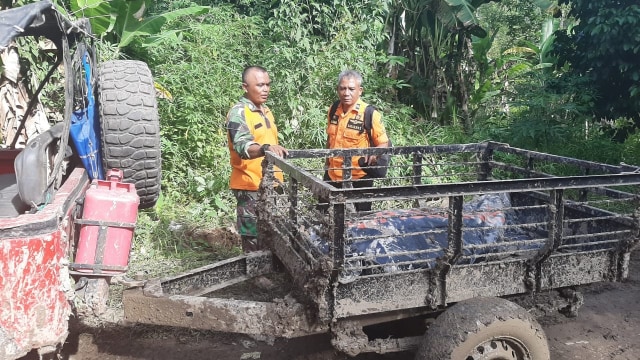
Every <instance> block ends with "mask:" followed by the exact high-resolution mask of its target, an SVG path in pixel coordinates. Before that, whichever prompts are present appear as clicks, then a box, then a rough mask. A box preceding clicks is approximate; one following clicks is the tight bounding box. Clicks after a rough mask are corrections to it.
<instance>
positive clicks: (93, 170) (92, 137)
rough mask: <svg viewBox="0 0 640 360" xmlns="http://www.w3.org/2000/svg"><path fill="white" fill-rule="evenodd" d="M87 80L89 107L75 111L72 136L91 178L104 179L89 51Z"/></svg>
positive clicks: (84, 62) (85, 58)
mask: <svg viewBox="0 0 640 360" xmlns="http://www.w3.org/2000/svg"><path fill="white" fill-rule="evenodd" d="M82 66H83V68H84V74H85V82H86V86H87V94H86V95H87V107H86V108H84V109H79V110H76V111H74V112H73V114H72V115H71V128H70V133H71V138H72V139H73V143H74V145H75V147H76V151H77V152H78V155H79V156H80V160H81V161H82V164H83V165H84V167H85V169H86V170H87V173H88V175H89V178H90V179H91V180H93V179H104V171H103V169H102V157H101V155H100V142H99V141H98V139H99V138H100V134H99V129H100V127H99V124H98V118H97V116H96V112H95V96H94V93H93V87H92V85H91V75H92V74H91V66H90V62H89V53H87V52H85V53H84V54H83V56H82Z"/></svg>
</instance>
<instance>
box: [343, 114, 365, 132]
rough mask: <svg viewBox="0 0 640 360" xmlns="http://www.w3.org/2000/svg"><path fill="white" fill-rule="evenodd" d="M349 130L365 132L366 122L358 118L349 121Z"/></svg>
mask: <svg viewBox="0 0 640 360" xmlns="http://www.w3.org/2000/svg"><path fill="white" fill-rule="evenodd" d="M347 129H351V130H356V131H359V132H363V131H364V121H362V120H360V119H358V118H357V117H356V118H355V119H349V121H348V122H347Z"/></svg>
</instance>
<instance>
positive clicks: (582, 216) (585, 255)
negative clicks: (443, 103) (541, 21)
mask: <svg viewBox="0 0 640 360" xmlns="http://www.w3.org/2000/svg"><path fill="white" fill-rule="evenodd" d="M382 153H389V154H390V155H391V157H392V166H391V168H390V169H389V175H388V176H387V178H385V179H378V180H376V184H375V185H374V187H370V188H353V187H352V186H351V184H352V181H356V180H352V179H351V178H350V170H351V169H350V168H348V167H345V168H343V177H344V186H343V188H335V187H332V186H330V185H328V184H326V183H325V182H323V181H322V175H323V172H324V170H325V169H324V159H325V158H326V157H329V156H341V157H343V159H344V163H345V164H351V163H352V161H351V160H352V159H353V158H356V157H359V156H363V155H374V154H375V155H380V154H382ZM263 165H264V174H265V176H264V180H263V182H262V185H261V189H260V196H261V201H260V209H259V210H260V211H259V221H258V227H259V235H260V236H261V239H262V240H264V241H265V242H266V243H267V244H268V250H267V251H262V252H257V253H252V254H248V255H243V256H240V257H237V258H233V259H228V260H225V261H222V262H219V263H215V264H211V265H209V266H205V267H202V268H199V269H194V270H192V271H189V272H188V273H184V274H180V275H177V276H173V277H169V278H164V279H156V280H152V281H149V282H147V284H146V285H145V286H144V287H143V288H137V289H130V290H127V291H125V294H124V308H125V318H126V320H128V321H132V322H141V323H149V324H161V325H173V326H184V327H191V328H200V329H212V330H217V331H225V332H236V333H244V334H269V335H273V336H278V337H288V338H290V337H299V336H305V335H309V334H315V333H323V332H330V333H331V334H332V338H333V340H332V343H333V345H334V347H335V348H336V349H338V350H340V351H342V352H344V353H346V354H349V355H352V356H355V355H357V354H359V353H363V352H377V353H386V352H395V351H404V350H412V349H416V348H418V352H417V359H431V358H444V357H445V354H446V356H451V357H453V355H450V354H455V353H456V351H463V350H461V349H463V348H464V347H465V346H466V345H465V344H466V343H465V342H467V340H464V341H462V340H461V341H458V342H457V343H456V341H453V340H452V341H451V343H452V345H446V346H442V345H438V344H435V345H434V344H433V342H432V341H431V340H430V339H434V338H438V339H440V342H441V343H447V342H446V341H444V342H443V341H442V336H447V337H448V338H449V337H452V336H453V337H455V335H456V334H452V333H450V332H451V331H453V330H451V329H452V328H455V327H456V326H451V319H450V318H451V317H452V316H453V317H461V318H464V317H467V315H468V312H469V311H474V312H476V313H477V312H478V311H480V313H478V314H477V315H474V316H476V318H477V319H483V320H482V321H484V319H486V318H488V316H485V315H484V312H485V311H486V312H487V313H491V312H492V311H493V312H498V314H496V315H504V316H503V317H506V318H512V320H513V319H517V318H521V319H523V318H524V319H525V321H526V323H527V324H529V323H531V324H532V325H531V327H532V329H533V332H532V334H524V335H522V336H523V337H530V338H534V339H531V341H529V342H528V340H523V341H520V340H519V339H513V338H511V337H508V336H498V337H496V338H495V339H497V340H498V341H500V342H501V343H502V344H503V346H502V349H507V350H492V351H509V352H510V353H513V354H516V358H517V359H531V358H541V357H537V356H542V357H545V356H546V357H548V349H546V350H545V348H546V338H545V337H544V334H543V332H542V330H541V328H540V327H539V325H537V324H536V323H535V319H529V318H528V316H529V315H528V314H527V313H526V311H524V310H522V311H521V310H518V309H511V308H510V305H509V304H506V303H505V302H504V300H502V299H498V298H506V299H511V300H514V301H516V300H517V298H518V297H523V296H524V297H526V298H528V299H529V300H530V299H533V300H534V302H535V299H536V298H538V297H540V296H543V295H545V294H549V293H550V292H552V291H554V292H555V291H558V292H559V293H560V294H561V295H563V296H564V298H565V300H566V306H565V307H564V308H563V310H565V311H567V313H569V314H572V315H575V314H576V311H577V307H578V306H579V305H580V299H581V297H580V296H579V293H577V291H576V290H577V289H578V287H579V286H580V285H586V284H590V283H594V282H601V281H621V280H623V279H625V278H626V277H627V275H628V264H629V256H630V252H631V250H632V249H633V248H634V247H635V246H636V245H637V243H638V234H639V233H638V231H639V229H640V226H639V221H638V196H637V195H638V185H639V184H640V168H638V167H634V166H628V165H620V166H612V165H606V164H601V163H595V162H590V161H583V160H578V159H574V158H568V157H562V156H555V155H550V154H544V153H539V152H534V151H528V150H523V149H518V148H513V147H510V146H509V145H507V144H501V143H495V142H483V143H474V144H455V145H436V146H414V147H395V148H390V149H365V150H363V149H336V150H308V151H291V152H290V154H289V156H288V158H286V159H282V158H279V157H276V156H273V154H270V153H267V156H266V157H265V161H264V163H263ZM275 171H282V172H284V175H285V181H284V182H283V183H280V182H278V180H276V177H275V176H273V174H274V172H275ZM567 174H569V175H567ZM491 195H495V196H501V197H502V198H505V196H506V198H507V199H508V201H507V203H506V205H505V206H503V207H501V208H495V207H490V208H489V209H481V210H470V208H469V207H468V205H470V204H471V203H472V202H474V201H476V200H477V199H479V197H480V199H482V197H483V196H491ZM362 201H369V202H372V204H373V209H374V210H373V211H371V212H367V213H362V212H360V213H358V212H356V211H354V210H353V204H354V203H357V202H362ZM417 209H419V210H420V212H419V213H416V211H417ZM403 214H405V215H403ZM406 214H409V215H406ZM416 214H418V215H419V216H414V215H416ZM496 214H497V215H498V216H506V217H507V220H506V221H503V222H501V223H500V224H498V225H497V227H496V225H491V224H488V222H487V223H481V224H480V226H477V225H470V224H471V222H473V221H475V220H477V219H484V220H486V219H488V218H489V217H490V216H494V215H496ZM429 217H432V218H434V219H436V220H437V221H440V222H441V223H443V224H444V225H443V226H440V227H434V228H430V229H428V230H425V229H424V228H421V229H411V228H409V227H406V228H403V229H402V230H403V231H395V230H398V229H395V228H392V227H389V225H388V223H389V222H391V221H396V222H398V221H399V220H398V219H400V218H402V219H401V220H402V221H405V220H407V218H413V219H419V220H420V221H423V220H424V219H426V218H429ZM516 218H517V221H515V220H514V219H516ZM372 224H373V225H372ZM363 228H365V229H369V230H371V228H374V229H373V230H375V231H373V232H371V231H369V232H366V231H365V232H362V231H360V230H362V229H363ZM385 229H386V230H385ZM389 229H391V232H389ZM381 230H384V231H381ZM496 230H497V231H498V232H497V233H495V231H496ZM367 231H368V230H367ZM385 231H386V232H385ZM363 234H364V235H363ZM474 234H484V235H485V238H491V239H494V238H493V237H491V236H493V235H495V234H498V235H497V240H495V239H494V240H490V241H489V240H487V242H486V243H478V242H474V241H475V240H473V239H475V238H474V237H473V236H474ZM492 234H493V235H492ZM514 234H515V235H514ZM490 235H491V236H490ZM410 236H418V238H415V237H414V238H412V239H414V240H415V239H422V240H424V239H426V242H427V243H438V241H440V243H441V244H442V243H443V242H442V241H444V243H443V244H444V246H429V247H426V248H419V247H415V248H410V247H406V246H405V247H402V246H401V247H399V249H400V250H399V251H397V252H395V253H394V252H392V251H389V250H390V246H389V244H391V245H394V246H395V245H398V244H400V245H403V246H404V245H406V240H407V239H408V238H409V237H410ZM422 240H421V241H422ZM472 240H473V241H472ZM403 242H404V243H403ZM359 244H360V245H362V244H366V245H367V246H369V247H368V248H367V249H368V250H366V251H358V250H357V249H360V250H361V249H362V248H361V247H360V248H359V247H358V246H359ZM380 244H386V247H381V246H380ZM372 249H373V250H372ZM369 250H372V251H369ZM274 272H275V273H282V274H285V275H286V276H287V280H286V281H285V282H284V283H287V284H291V289H288V290H287V293H286V295H285V296H277V297H274V298H273V299H270V300H269V301H264V300H259V301H258V300H252V299H251V298H243V299H240V298H239V297H238V296H235V297H234V296H232V297H228V296H224V295H220V294H223V293H224V291H225V289H229V288H230V287H233V286H238V284H240V283H242V282H246V280H249V279H255V278H256V277H261V276H265V275H267V274H270V273H274ZM248 292H249V293H251V292H252V291H251V290H249V291H248ZM495 299H497V300H495ZM454 304H460V305H457V306H454V307H453V308H452V305H454ZM479 309H480V310H479ZM465 311H466V312H465ZM442 314H453V315H451V316H449V319H445V318H446V316H442ZM489 317H490V316H489ZM496 317H500V316H496ZM478 321H480V320H474V321H467V323H469V324H471V325H469V324H466V325H464V326H471V327H473V326H475V325H473V324H475V323H476V322H478ZM509 321H510V320H506V322H505V324H507V323H508V322H509ZM398 324H405V325H400V326H398ZM406 324H411V326H407V325H406ZM414 325H415V326H414ZM486 325H487V328H492V326H494V324H486ZM502 325H504V324H502ZM502 325H496V326H498V327H500V326H502ZM507 325H508V324H507ZM464 326H463V327H464ZM520 327H521V326H520ZM381 329H382V331H381ZM425 331H426V334H425ZM459 331H465V330H464V329H462V330H459ZM476 331H482V330H478V329H475V328H472V329H470V330H469V329H467V330H466V333H474V332H476ZM478 348H482V349H485V350H482V351H491V349H490V347H489V346H488V345H487V344H486V343H482V344H480V343H478V344H473V345H472V346H471V347H470V349H471V350H464V351H466V352H465V353H464V355H465V356H468V357H466V358H481V356H480V355H478V354H477V352H478V351H479V350H477V349H478ZM512 350H513V351H512ZM536 351H540V352H538V353H537V352H536ZM545 351H546V355H544V354H545ZM536 354H543V355H536ZM495 356H500V354H497V355H495Z"/></svg>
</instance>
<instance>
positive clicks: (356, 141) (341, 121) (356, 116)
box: [327, 100, 389, 181]
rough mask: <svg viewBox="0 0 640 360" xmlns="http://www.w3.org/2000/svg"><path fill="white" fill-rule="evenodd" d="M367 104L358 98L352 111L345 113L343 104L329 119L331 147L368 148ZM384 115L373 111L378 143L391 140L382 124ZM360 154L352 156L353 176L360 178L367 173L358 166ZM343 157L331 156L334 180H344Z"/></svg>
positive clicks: (375, 138)
mask: <svg viewBox="0 0 640 360" xmlns="http://www.w3.org/2000/svg"><path fill="white" fill-rule="evenodd" d="M366 108H367V104H366V103H365V102H364V101H362V100H358V102H357V103H356V104H355V105H354V106H353V107H352V108H351V110H350V111H348V112H347V113H344V112H343V110H342V106H338V109H337V110H336V113H335V114H334V116H333V118H332V119H328V120H329V121H328V124H327V135H328V141H329V143H328V146H329V149H355V148H368V147H369V146H370V143H369V136H368V134H367V131H366V130H365V128H364V111H365V109H366ZM381 119H382V115H381V114H380V113H379V112H378V111H374V112H373V117H372V121H371V134H372V137H373V138H374V139H372V142H373V143H374V144H376V145H378V144H382V143H385V142H388V141H389V138H388V137H387V132H386V130H385V128H384V125H383V124H382V120H381ZM358 158H359V157H358V156H354V157H352V158H351V164H352V165H351V166H352V169H351V178H352V179H360V178H362V177H364V176H365V175H366V173H365V172H364V170H362V169H361V168H360V167H359V166H358ZM342 163H343V158H342V157H332V158H329V163H328V165H329V170H328V173H329V177H330V178H331V180H333V181H342Z"/></svg>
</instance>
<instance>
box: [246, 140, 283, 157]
mask: <svg viewBox="0 0 640 360" xmlns="http://www.w3.org/2000/svg"><path fill="white" fill-rule="evenodd" d="M263 147H264V151H271V152H272V153H274V154H276V155H278V156H279V157H281V158H286V157H287V155H289V153H288V152H287V149H285V148H284V147H282V146H280V145H268V146H267V144H257V143H256V144H251V146H249V150H248V153H249V157H250V158H251V159H256V158H259V157H262V156H264V152H263Z"/></svg>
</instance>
